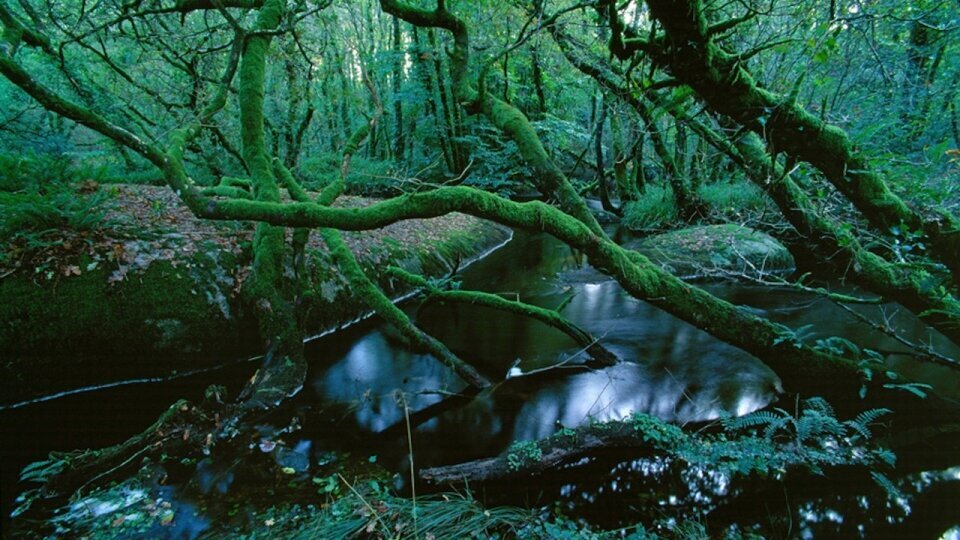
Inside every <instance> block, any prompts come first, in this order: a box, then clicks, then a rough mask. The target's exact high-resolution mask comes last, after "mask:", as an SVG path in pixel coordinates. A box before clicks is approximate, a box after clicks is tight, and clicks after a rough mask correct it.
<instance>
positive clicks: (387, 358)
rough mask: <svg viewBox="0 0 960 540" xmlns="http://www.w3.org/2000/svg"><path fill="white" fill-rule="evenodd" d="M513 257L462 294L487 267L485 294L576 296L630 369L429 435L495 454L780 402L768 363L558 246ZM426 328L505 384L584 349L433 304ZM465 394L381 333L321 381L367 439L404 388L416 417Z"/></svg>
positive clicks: (426, 360) (558, 386)
mask: <svg viewBox="0 0 960 540" xmlns="http://www.w3.org/2000/svg"><path fill="white" fill-rule="evenodd" d="M507 249H508V250H509V249H511V248H510V247H508V248H507ZM512 249H513V250H514V251H513V252H512V253H516V254H518V256H519V257H520V258H521V260H522V261H524V262H523V265H522V266H523V267H524V268H525V269H526V270H525V272H512V273H509V275H505V274H497V278H496V279H493V280H492V281H490V278H491V276H490V271H491V270H490V269H489V268H487V269H484V268H483V267H484V266H486V265H485V264H484V263H485V262H486V261H483V262H481V263H479V264H478V265H477V266H475V267H472V268H471V269H468V270H467V275H465V277H464V286H465V287H466V288H473V287H476V286H478V284H477V283H471V281H478V279H476V278H475V277H472V276H471V275H470V272H474V273H477V272H476V270H475V269H477V268H478V267H479V269H480V272H479V275H478V276H477V277H478V278H479V281H482V282H485V283H480V284H479V285H481V286H484V287H485V288H487V289H488V290H497V291H499V292H509V293H512V295H514V296H516V295H519V296H520V297H521V298H522V299H523V300H524V301H527V302H532V303H535V304H539V305H542V306H549V307H554V306H557V305H559V304H560V303H562V302H564V300H567V299H569V302H567V303H566V305H565V307H564V308H563V311H562V313H563V315H564V316H565V317H567V318H568V319H570V320H571V321H572V322H574V323H575V324H578V325H580V326H581V327H583V328H584V329H586V330H587V331H589V332H591V333H592V334H593V335H594V336H596V337H598V338H599V339H601V341H602V343H603V344H604V345H605V346H607V347H608V348H609V349H610V350H612V351H613V352H614V353H616V354H617V355H619V356H620V357H621V358H622V359H624V360H625V362H623V363H621V364H620V365H617V366H614V367H612V368H607V369H603V370H597V371H583V370H580V371H578V372H571V374H569V375H563V374H561V375H558V376H554V377H547V378H544V379H543V380H541V381H538V382H536V383H531V384H523V383H520V384H518V385H511V384H507V385H505V386H504V387H502V388H498V389H495V390H494V391H493V392H489V393H485V394H482V395H481V396H479V397H478V398H476V399H474V401H473V403H471V404H470V405H468V406H466V407H464V408H461V409H458V410H454V411H450V412H448V413H445V414H444V415H442V416H440V417H438V418H435V419H432V420H430V421H429V422H427V423H425V424H423V425H420V426H419V428H418V430H417V431H418V433H420V434H421V435H423V436H426V435H427V434H429V435H430V436H435V437H441V438H442V437H448V438H453V439H456V440H457V441H460V442H461V443H463V444H464V445H468V446H470V447H473V448H478V449H479V448H486V449H487V451H490V452H497V451H499V450H501V449H502V448H503V447H504V446H505V445H506V444H509V442H510V441H512V440H528V439H538V438H543V437H547V436H549V435H550V434H552V433H553V432H554V431H556V429H557V427H558V426H560V425H563V426H567V427H576V426H579V425H582V424H584V423H586V422H589V421H591V420H599V421H604V420H612V419H620V418H624V417H627V416H629V415H630V414H632V413H635V412H642V413H648V414H653V415H656V416H658V417H660V418H663V419H665V420H669V421H676V422H680V423H684V422H691V421H703V420H712V419H715V418H717V417H719V416H721V415H723V414H745V413H747V412H750V411H752V410H755V409H757V408H759V407H762V406H764V405H766V404H767V403H768V402H769V401H770V400H771V399H772V398H773V397H774V396H775V394H776V390H777V389H778V388H779V385H780V383H779V380H778V379H777V377H776V376H775V375H774V374H773V373H772V372H771V371H770V370H769V369H768V368H767V367H766V366H765V365H763V364H762V363H760V362H759V361H757V360H756V359H754V358H752V357H751V356H749V355H747V354H746V353H743V352H742V351H739V350H737V349H735V348H733V347H730V346H728V345H726V344H724V343H721V342H718V341H717V340H715V339H713V338H712V337H710V336H709V335H707V334H705V333H703V332H701V331H699V330H697V329H696V328H694V327H692V326H690V325H688V324H686V323H684V322H682V321H680V320H678V319H676V318H675V317H673V316H671V315H669V314H667V313H665V312H663V311H661V310H660V309H658V308H655V307H653V306H651V305H649V304H646V303H644V302H641V301H638V300H636V299H634V298H632V297H630V296H629V295H627V294H625V293H624V292H623V290H622V289H621V288H620V287H619V285H618V284H617V283H615V282H614V281H612V280H610V279H609V278H607V277H606V276H603V275H601V274H599V273H597V272H596V271H594V270H592V269H590V268H589V267H584V266H583V265H582V262H580V261H578V260H576V257H572V256H571V255H570V253H569V250H565V248H558V247H557V246H556V245H554V244H551V243H547V244H536V245H533V246H530V245H529V244H528V245H524V244H523V239H521V241H520V245H519V246H517V245H515V246H513V247H512ZM509 253H511V252H508V254H509ZM538 260H539V261H542V262H541V263H540V264H538V263H537V261H538ZM499 270H500V269H499V268H497V269H494V270H493V271H494V272H496V271H499ZM524 275H526V279H524ZM418 324H420V325H421V326H422V327H424V328H425V329H426V330H427V331H428V332H430V333H431V334H433V335H434V336H436V337H438V338H439V339H441V340H442V341H444V342H445V343H447V344H448V346H450V348H451V349H453V350H454V351H456V352H457V353H458V354H460V355H461V356H462V357H464V358H465V359H467V360H468V361H470V362H471V363H474V364H475V365H478V366H481V367H482V368H486V369H487V371H488V372H489V373H492V374H498V373H499V374H500V377H503V376H504V375H505V374H506V372H507V370H508V369H509V368H510V367H511V366H512V365H514V363H515V362H519V363H518V364H517V366H516V367H517V368H518V369H519V371H520V372H521V373H529V372H531V371H535V370H539V369H543V368H546V367H549V366H552V365H554V364H556V363H557V362H558V361H561V360H562V359H565V358H569V357H571V356H575V355H577V353H578V352H580V349H579V347H577V346H576V345H575V344H574V343H573V342H572V341H571V340H570V339H569V338H568V337H567V336H565V335H563V334H562V333H560V332H558V331H556V330H554V329H552V328H549V327H547V326H545V325H543V324H542V323H539V322H536V321H534V320H532V319H529V318H525V317H520V316H514V315H510V314H507V313H503V312H498V311H494V310H490V309H488V308H481V307H477V306H473V305H464V304H448V305H430V306H427V307H425V308H424V309H423V310H421V311H420V312H419V313H418ZM581 357H582V355H581ZM495 377H496V375H494V378H495ZM512 382H514V381H512ZM460 387H462V383H460V382H459V380H458V379H457V378H456V377H455V376H453V375H452V374H451V372H450V371H449V370H448V369H446V368H445V367H444V366H442V365H441V364H440V363H439V362H437V361H435V360H434V359H433V358H432V357H430V356H428V355H421V354H415V353H412V352H409V351H407V350H405V349H403V348H402V347H401V346H398V345H397V344H396V343H393V342H391V341H390V340H389V339H388V337H387V336H386V335H385V334H384V333H383V332H381V331H373V332H370V333H367V334H365V335H363V336H360V337H359V339H357V340H356V341H355V342H354V343H353V344H352V345H351V346H350V348H349V349H348V350H346V352H345V353H344V354H343V356H342V357H340V358H339V359H338V360H334V362H333V363H332V364H330V365H329V367H328V368H327V369H325V370H323V371H322V372H320V373H318V374H317V377H316V378H315V380H314V381H313V388H314V390H315V392H316V395H317V396H318V397H319V398H320V399H321V400H323V401H327V402H335V403H341V404H347V405H349V406H350V407H351V410H352V412H351V414H352V418H353V421H354V422H355V424H356V425H357V427H359V428H360V429H362V430H365V431H369V432H380V431H382V430H384V429H386V428H388V427H390V426H392V425H395V424H397V423H400V422H402V421H403V418H404V413H403V408H402V406H401V404H400V403H399V401H398V397H397V390H402V391H403V392H404V395H405V399H406V402H407V405H408V406H409V408H410V409H411V411H416V410H422V409H423V408H425V407H428V406H430V405H433V404H435V403H438V402H439V401H441V400H442V399H443V396H442V395H440V394H439V393H437V392H436V391H437V390H445V391H450V390H455V389H457V388H460ZM518 387H519V388H518ZM493 440H496V441H497V442H496V443H493V442H491V441H493ZM491 445H492V446H491ZM420 457H421V458H425V456H424V455H423V454H421V455H420ZM437 457H438V458H439V459H443V458H442V457H441V456H439V455H438V456H437Z"/></svg>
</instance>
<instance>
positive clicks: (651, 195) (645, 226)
mask: <svg viewBox="0 0 960 540" xmlns="http://www.w3.org/2000/svg"><path fill="white" fill-rule="evenodd" d="M677 215H678V214H677V205H676V201H675V199H674V197H673V190H671V189H670V188H669V187H666V186H648V187H647V189H646V191H644V193H643V195H641V197H640V199H639V200H636V201H633V202H630V203H627V204H626V205H625V207H624V209H623V225H624V226H625V227H627V228H628V229H630V230H632V231H659V230H663V229H667V228H669V227H670V226H671V225H673V224H674V223H676V222H677Z"/></svg>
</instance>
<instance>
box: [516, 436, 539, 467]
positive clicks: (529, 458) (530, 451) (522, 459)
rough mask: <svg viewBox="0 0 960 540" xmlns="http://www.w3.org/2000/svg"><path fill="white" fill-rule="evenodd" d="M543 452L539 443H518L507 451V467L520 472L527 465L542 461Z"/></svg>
mask: <svg viewBox="0 0 960 540" xmlns="http://www.w3.org/2000/svg"><path fill="white" fill-rule="evenodd" d="M541 459H543V451H542V450H540V445H539V443H537V441H517V442H515V443H513V444H512V445H510V448H509V449H508V450H507V467H509V468H510V470H511V471H518V470H520V468H521V467H523V465H524V464H525V463H530V462H535V461H540V460H541Z"/></svg>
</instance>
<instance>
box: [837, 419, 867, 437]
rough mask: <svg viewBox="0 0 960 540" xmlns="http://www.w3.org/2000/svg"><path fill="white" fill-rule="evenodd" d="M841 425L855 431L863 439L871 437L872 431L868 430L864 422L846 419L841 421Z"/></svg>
mask: <svg viewBox="0 0 960 540" xmlns="http://www.w3.org/2000/svg"><path fill="white" fill-rule="evenodd" d="M843 425H845V426H847V428H849V429H850V430H852V431H854V432H856V434H857V435H860V437H862V438H864V439H872V438H873V432H872V431H870V428H868V427H867V426H866V425H865V424H861V423H859V422H857V421H856V420H847V421H846V422H844V423H843Z"/></svg>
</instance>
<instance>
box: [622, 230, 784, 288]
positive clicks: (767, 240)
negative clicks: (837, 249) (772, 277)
mask: <svg viewBox="0 0 960 540" xmlns="http://www.w3.org/2000/svg"><path fill="white" fill-rule="evenodd" d="M625 247H629V248H631V249H635V250H637V251H639V252H640V253H643V254H644V255H646V256H647V257H649V258H650V259H651V260H652V261H654V262H655V263H656V264H658V265H660V266H661V267H662V268H664V269H665V270H667V271H669V272H671V273H673V274H675V275H677V276H680V277H684V278H692V277H705V276H716V275H729V274H746V275H749V276H752V277H758V275H759V274H760V273H761V272H762V273H774V274H782V273H786V272H789V271H791V270H793V268H794V260H793V257H792V256H791V255H790V252H789V251H788V250H787V248H786V247H784V246H783V244H781V243H779V242H777V241H776V240H775V239H774V238H773V237H771V236H770V235H767V234H764V233H762V232H759V231H755V230H753V229H750V228H748V227H742V226H739V225H733V224H725V225H706V226H700V227H690V228H688V229H682V230H679V231H672V232H668V233H664V234H659V235H656V236H651V237H649V238H645V239H643V240H640V241H637V242H633V243H631V244H628V245H627V246H625Z"/></svg>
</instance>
